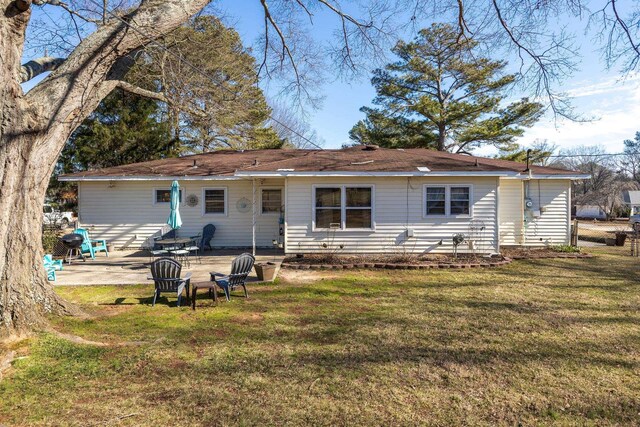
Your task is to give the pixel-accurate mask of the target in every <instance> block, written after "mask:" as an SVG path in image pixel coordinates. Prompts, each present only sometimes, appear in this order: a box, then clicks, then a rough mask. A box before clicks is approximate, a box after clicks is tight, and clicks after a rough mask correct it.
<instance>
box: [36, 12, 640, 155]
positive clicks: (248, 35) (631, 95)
mask: <svg viewBox="0 0 640 427" xmlns="http://www.w3.org/2000/svg"><path fill="white" fill-rule="evenodd" d="M216 7H218V8H219V9H220V10H221V11H222V12H223V14H224V16H225V18H224V19H225V23H227V24H228V25H230V26H232V27H233V28H235V29H236V30H237V31H238V32H239V34H240V36H241V38H242V39H243V42H244V44H245V46H248V47H251V46H256V43H257V40H258V37H259V36H260V34H261V33H262V31H263V28H264V15H263V12H262V8H261V5H260V2H259V1H257V0H221V1H219V2H217V3H216ZM56 9H58V8H49V12H48V13H49V15H51V14H53V17H54V19H55V14H56V13H57V12H58V10H59V9H58V10H56ZM36 13H38V12H37V11H36ZM336 24H338V21H337V20H336V19H335V17H334V16H333V15H332V14H324V15H318V16H316V17H315V18H314V25H313V26H311V27H310V32H311V34H310V36H311V37H313V38H314V39H316V40H318V41H319V42H322V41H327V40H329V39H330V38H331V36H332V32H333V31H335V28H336ZM426 25H427V23H425V24H424V26H426ZM568 25H569V30H576V32H577V34H578V35H581V34H583V33H582V31H583V30H582V29H583V27H584V22H582V23H579V22H574V23H571V22H569V24H568ZM571 26H573V28H572V27H571ZM591 41H592V40H591V37H590V36H583V37H580V38H578V39H577V44H578V45H579V51H580V54H581V56H582V59H581V63H580V64H579V71H578V72H576V73H575V75H574V76H572V77H571V78H568V79H566V80H565V81H564V82H563V84H562V88H561V89H562V90H563V91H566V92H567V93H568V94H570V95H571V96H572V98H573V102H572V103H573V105H574V107H575V112H576V113H577V114H579V115H580V116H582V117H583V118H588V119H590V120H589V121H587V122H573V121H569V120H558V119H556V118H554V117H553V115H551V114H547V115H546V116H545V117H544V118H543V119H542V120H540V121H539V122H538V123H537V124H535V125H534V126H533V127H532V128H529V129H527V130H526V131H525V134H524V136H522V137H521V138H520V139H519V140H518V142H519V143H521V144H523V145H528V144H531V143H532V142H533V141H535V140H536V139H541V140H544V139H546V140H548V141H549V142H551V143H554V144H557V145H558V147H559V149H570V148H572V147H575V146H578V145H598V146H601V147H604V148H605V150H606V151H608V152H612V153H613V152H620V151H621V150H622V148H623V141H624V140H625V139H632V138H633V137H634V135H635V132H636V131H640V123H639V120H638V118H640V76H638V75H628V76H622V75H621V74H620V72H619V70H616V69H614V70H606V68H605V66H604V63H603V61H601V58H600V52H598V51H597V50H596V49H595V48H594V47H593V43H592V42H591ZM390 58H391V57H390ZM496 59H500V58H496ZM372 68H373V66H372ZM329 71H330V70H329ZM331 74H332V73H331V72H329V73H328V75H331ZM42 77H44V76H41V78H42ZM369 78H370V76H363V77H362V78H360V79H357V80H351V81H348V82H345V81H342V80H331V79H329V80H327V81H325V82H324V83H323V84H322V85H321V86H320V87H318V88H315V89H314V90H317V91H318V92H319V94H320V95H321V96H322V97H323V98H324V99H323V102H322V103H321V106H320V108H318V109H314V110H308V114H307V120H308V121H309V123H310V126H311V128H312V129H315V131H316V132H317V133H318V135H319V137H320V139H321V140H323V141H324V143H323V146H324V147H325V148H339V147H340V146H342V145H343V144H348V143H350V140H349V137H348V132H349V130H350V129H351V128H352V127H353V125H354V124H355V123H356V122H357V121H358V120H360V119H362V118H364V114H363V113H361V112H360V111H359V110H360V108H361V107H362V106H365V105H371V100H372V99H373V97H374V96H375V91H374V89H373V87H372V85H371V84H370V81H369ZM39 80H40V79H37V80H34V81H32V82H29V84H27V85H25V88H27V89H28V88H29V87H31V86H33V85H34V84H36V83H37V82H38V81H39ZM264 89H265V91H266V93H267V96H268V97H272V96H273V95H274V94H273V93H270V91H272V89H271V86H266V85H265V86H264ZM516 95H517V94H516ZM526 95H528V94H521V95H518V96H526ZM514 96H515V95H514ZM476 154H480V155H492V154H495V152H494V151H492V149H484V150H480V151H478V152H476Z"/></svg>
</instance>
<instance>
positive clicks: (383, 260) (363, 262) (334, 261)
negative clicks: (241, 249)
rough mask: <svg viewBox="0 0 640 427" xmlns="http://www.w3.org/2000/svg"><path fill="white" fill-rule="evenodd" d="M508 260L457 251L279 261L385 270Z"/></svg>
mask: <svg viewBox="0 0 640 427" xmlns="http://www.w3.org/2000/svg"><path fill="white" fill-rule="evenodd" d="M510 262H511V259H510V258H507V257H502V256H497V257H491V258H483V257H471V256H465V255H460V256H459V257H458V258H454V257H453V256H449V255H433V256H420V257H415V258H411V257H404V258H397V257H396V258H394V257H381V256H378V257H374V256H369V257H367V256H359V257H356V256H335V257H332V258H331V259H327V258H326V257H317V256H305V257H303V258H297V257H288V258H285V260H284V261H283V262H282V268H288V269H292V270H350V269H363V268H368V269H387V270H427V269H431V268H454V269H462V268H482V267H500V266H503V265H507V264H509V263H510Z"/></svg>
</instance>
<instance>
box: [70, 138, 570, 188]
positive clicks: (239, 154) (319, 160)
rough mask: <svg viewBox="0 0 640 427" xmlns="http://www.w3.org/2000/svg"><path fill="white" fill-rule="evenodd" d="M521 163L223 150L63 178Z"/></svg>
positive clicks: (442, 169) (493, 168)
mask: <svg viewBox="0 0 640 427" xmlns="http://www.w3.org/2000/svg"><path fill="white" fill-rule="evenodd" d="M525 169H526V166H525V165H524V164H523V163H519V162H512V161H508V160H498V159H491V158H484V157H475V156H469V155H464V154H451V153H444V152H439V151H433V150H427V149H422V148H412V149H388V148H377V147H365V146H354V147H348V148H343V149H339V150H297V149H281V150H243V151H235V150H219V151H214V152H211V153H205V154H195V155H190V156H183V157H177V158H169V159H161V160H153V161H149V162H142V163H133V164H129V165H124V166H116V167H111V168H104V169H95V170H90V171H85V172H78V173H74V174H68V175H63V176H61V177H60V179H61V180H65V181H74V180H82V179H83V178H87V179H91V178H92V177H93V178H96V179H97V178H103V179H118V178H127V177H130V178H133V177H140V178H141V179H144V178H145V177H149V178H152V177H154V178H156V179H157V178H161V177H167V178H176V177H194V178H195V177H201V178H204V177H209V176H211V177H214V176H219V177H232V176H235V175H243V176H247V175H248V176H250V175H252V174H256V175H260V174H263V173H269V172H274V173H283V174H286V173H288V174H296V173H312V172H321V173H328V172H349V173H357V172H362V173H366V174H372V173H376V172H379V173H385V174H389V173H394V172H396V173H408V172H409V173H419V172H424V173H425V174H428V172H436V173H447V172H451V173H463V172H468V173H469V174H470V175H472V174H473V173H482V174H490V173H491V172H495V173H496V174H503V173H507V174H513V173H523V172H524V171H525ZM531 172H532V173H533V174H535V175H551V176H556V175H557V176H559V177H560V176H563V175H566V176H575V175H578V174H579V173H578V172H574V171H570V170H565V169H558V168H552V167H543V166H532V167H531Z"/></svg>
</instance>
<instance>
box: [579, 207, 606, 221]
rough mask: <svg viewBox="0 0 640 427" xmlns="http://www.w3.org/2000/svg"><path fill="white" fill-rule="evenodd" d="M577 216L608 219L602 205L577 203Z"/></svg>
mask: <svg viewBox="0 0 640 427" xmlns="http://www.w3.org/2000/svg"><path fill="white" fill-rule="evenodd" d="M576 218H588V219H607V214H606V212H605V211H604V210H602V208H601V207H600V206H596V205H576Z"/></svg>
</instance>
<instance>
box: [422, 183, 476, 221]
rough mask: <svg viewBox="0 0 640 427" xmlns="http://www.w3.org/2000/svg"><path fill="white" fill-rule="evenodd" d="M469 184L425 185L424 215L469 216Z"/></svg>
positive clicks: (470, 192) (470, 195) (470, 196)
mask: <svg viewBox="0 0 640 427" xmlns="http://www.w3.org/2000/svg"><path fill="white" fill-rule="evenodd" d="M471 199H472V188H471V185H449V184H447V185H444V184H443V185H425V186H424V216H425V217H431V216H434V217H437V216H452V217H468V216H471V207H472V205H471Z"/></svg>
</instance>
